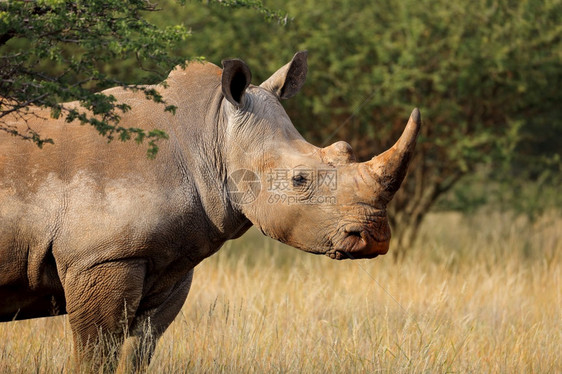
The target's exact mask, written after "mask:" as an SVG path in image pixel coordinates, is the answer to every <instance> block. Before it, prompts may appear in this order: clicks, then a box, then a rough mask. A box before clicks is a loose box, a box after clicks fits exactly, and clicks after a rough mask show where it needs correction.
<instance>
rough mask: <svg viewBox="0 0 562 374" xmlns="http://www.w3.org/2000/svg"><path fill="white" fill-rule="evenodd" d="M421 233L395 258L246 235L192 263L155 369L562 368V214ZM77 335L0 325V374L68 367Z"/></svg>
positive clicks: (467, 222) (52, 321)
mask: <svg viewBox="0 0 562 374" xmlns="http://www.w3.org/2000/svg"><path fill="white" fill-rule="evenodd" d="M422 232H423V233H422V237H421V240H420V241H419V243H418V245H417V246H416V248H413V249H412V250H411V251H410V253H409V254H408V255H407V256H406V259H405V260H404V261H403V262H401V263H394V261H393V260H392V257H391V256H384V257H380V258H377V259H375V260H361V261H354V262H352V261H343V262H337V261H334V260H330V259H329V258H327V257H318V256H313V255H309V254H306V253H301V252H299V251H298V250H295V249H292V248H289V247H286V246H283V245H281V244H279V243H277V242H273V241H271V240H269V239H266V238H263V237H262V236H261V235H260V234H258V233H257V232H255V231H251V232H249V233H248V234H247V235H245V236H244V237H243V238H241V239H239V240H237V241H234V242H231V243H228V244H227V245H226V246H225V247H224V248H223V249H222V250H221V251H219V253H218V254H216V255H215V256H213V257H211V258H210V259H208V260H206V261H205V262H204V263H203V264H201V265H200V266H199V267H197V268H196V271H195V278H194V282H193V286H192V289H191V293H190V294H189V296H188V299H187V302H186V304H185V306H184V308H183V310H182V312H181V314H180V315H178V317H177V318H176V320H175V322H174V323H173V324H172V326H171V327H170V328H169V329H168V331H167V332H166V333H165V335H164V336H163V338H162V339H161V340H160V342H159V344H158V347H157V350H156V353H155V357H154V360H153V362H152V364H151V366H150V368H149V371H150V372H154V373H183V372H197V373H202V372H224V373H252V372H255V373H265V372H284V373H285V372H286V373H309V372H314V373H324V372H334V373H339V372H358V373H376V372H392V373H395V372H408V373H421V372H432V373H433V372H437V373H444V372H459V373H467V372H469V373H470V372H472V373H489V372H493V373H516V372H525V373H560V372H562V360H561V354H560V352H561V349H560V347H561V346H562V282H561V281H562V279H561V270H562V217H560V216H559V215H554V214H551V215H545V216H543V217H542V218H541V219H539V220H537V221H536V222H533V223H531V222H528V221H526V220H525V219H522V218H520V219H514V218H513V217H511V216H510V215H509V214H498V213H479V214H477V215H475V216H473V217H471V218H470V219H468V218H463V217H461V216H460V215H457V214H452V213H440V214H434V215H432V216H430V217H429V219H428V220H427V222H426V224H425V226H424V227H423V230H422ZM391 250H392V247H391ZM71 340H72V339H71V334H70V328H69V326H68V322H67V320H66V317H56V318H47V319H38V320H31V321H21V322H13V323H4V324H0V372H2V373H29V372H37V373H60V372H64V371H65V370H66V368H67V367H69V361H68V355H69V354H70V352H71V347H72V345H71Z"/></svg>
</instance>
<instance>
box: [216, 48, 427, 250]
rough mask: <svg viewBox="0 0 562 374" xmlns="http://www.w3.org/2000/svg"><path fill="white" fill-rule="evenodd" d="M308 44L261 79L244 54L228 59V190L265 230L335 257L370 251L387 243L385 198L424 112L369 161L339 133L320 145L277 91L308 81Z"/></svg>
mask: <svg viewBox="0 0 562 374" xmlns="http://www.w3.org/2000/svg"><path fill="white" fill-rule="evenodd" d="M306 56H307V54H306V52H299V53H297V54H296V55H295V56H294V57H293V59H292V61H291V62H289V63H288V64H287V65H285V66H284V67H282V68H281V69H279V70H278V71H277V72H276V73H275V74H273V75H272V76H271V77H270V78H269V79H267V80H266V81H265V82H264V83H262V84H261V85H260V86H259V87H258V86H252V85H250V79H251V74H250V70H249V69H248V67H247V65H246V64H245V63H244V62H242V61H241V60H227V61H223V73H222V78H221V79H222V92H223V95H224V97H225V99H226V100H225V102H224V104H223V109H224V112H225V113H226V117H227V120H226V121H227V134H226V138H227V139H226V144H227V147H228V162H227V168H228V173H229V178H228V182H227V186H228V188H227V191H228V192H227V193H228V194H229V195H230V196H229V197H230V199H231V201H232V202H233V205H234V206H235V207H236V209H238V210H239V211H240V212H241V213H242V214H244V215H245V216H246V218H248V219H249V220H250V221H251V222H252V223H253V224H254V225H256V226H257V227H259V228H260V229H261V231H262V232H263V233H265V234H266V235H268V236H270V237H272V238H274V239H277V240H279V241H281V242H283V243H287V244H289V245H291V246H294V247H297V248H300V249H302V250H305V251H307V252H312V253H317V254H326V255H328V256H330V257H331V258H334V259H344V258H373V257H376V256H377V255H380V254H385V253H386V252H387V251H388V248H389V241H390V228H389V225H388V218H387V213H386V206H387V204H388V203H389V201H390V200H391V199H392V197H393V195H394V193H395V192H396V191H397V190H398V188H399V187H400V184H401V183H402V180H403V179H404V176H405V174H406V171H407V168H408V163H409V161H410V159H411V157H412V154H413V152H414V146H415V141H416V137H417V134H418V131H419V128H420V123H421V119H420V114H419V111H418V110H417V109H414V111H413V112H412V114H411V116H410V119H409V121H408V124H407V125H406V128H405V130H404V132H403V134H402V136H401V137H400V139H399V140H398V141H397V142H396V144H395V145H394V146H393V147H392V148H390V149H389V150H387V151H386V152H384V153H382V154H380V155H378V156H375V157H374V158H373V159H371V160H369V161H367V162H362V163H359V162H356V160H355V157H354V155H353V151H352V149H351V146H350V145H349V144H347V143H346V142H343V141H338V142H336V143H334V144H332V145H330V146H327V147H324V148H318V147H316V146H314V145H312V144H310V143H308V142H307V141H306V140H304V138H303V137H302V136H301V135H300V134H299V133H298V131H297V130H296V129H295V127H294V126H293V124H292V123H291V120H290V119H289V117H288V115H287V114H286V112H285V110H284V109H283V107H282V106H281V103H280V99H287V98H290V97H291V96H293V95H295V94H296V93H297V92H298V91H299V90H300V88H301V87H302V85H303V84H304V81H305V78H306V73H307V63H306Z"/></svg>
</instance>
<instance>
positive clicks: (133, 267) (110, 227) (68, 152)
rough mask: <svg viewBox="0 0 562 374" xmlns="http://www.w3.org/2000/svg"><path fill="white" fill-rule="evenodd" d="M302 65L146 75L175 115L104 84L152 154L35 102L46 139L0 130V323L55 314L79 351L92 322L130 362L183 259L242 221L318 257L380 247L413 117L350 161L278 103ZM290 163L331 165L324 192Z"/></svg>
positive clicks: (177, 291)
mask: <svg viewBox="0 0 562 374" xmlns="http://www.w3.org/2000/svg"><path fill="white" fill-rule="evenodd" d="M306 70H307V67H306V52H300V53H297V54H296V55H295V57H294V58H293V60H292V61H291V62H290V63H289V64H287V65H286V66H284V67H283V68H281V69H280V70H279V71H278V72H276V73H275V74H274V75H273V76H272V77H271V78H270V79H268V80H267V81H266V82H264V83H263V84H262V85H261V86H259V87H258V86H252V85H249V83H250V71H249V69H248V67H247V66H246V65H245V64H244V63H243V62H242V61H240V60H227V61H224V62H223V69H220V68H218V67H217V66H215V65H212V64H199V63H192V64H190V65H189V66H188V67H187V68H186V69H185V70H184V69H180V68H176V69H175V70H174V71H172V72H171V73H170V76H169V77H168V79H167V83H168V85H169V86H168V88H164V87H163V86H160V85H159V86H155V88H156V89H158V90H159V91H160V92H162V95H163V97H164V99H165V100H166V102H167V103H168V104H173V105H176V106H177V112H176V114H175V115H172V114H168V113H164V112H163V110H162V106H161V105H158V104H155V103H153V102H150V101H148V100H145V99H144V97H143V94H142V93H133V92H130V91H124V90H122V89H120V88H113V89H110V90H107V91H105V93H106V94H111V95H114V96H115V97H116V98H117V99H118V101H119V102H125V103H127V104H129V105H130V106H131V108H132V109H131V111H129V112H128V113H126V114H124V115H123V119H122V124H123V125H124V126H126V127H129V126H137V127H142V128H144V129H151V128H160V129H163V130H165V131H166V132H167V133H168V134H169V136H170V139H169V140H168V141H166V142H162V143H161V146H160V150H159V153H158V156H157V158H156V160H149V159H147V157H146V154H145V148H144V147H140V146H137V145H136V144H134V143H133V142H127V143H120V142H112V143H107V142H106V141H105V140H104V139H103V138H102V137H100V136H99V135H98V134H97V133H96V132H95V131H94V130H92V129H90V128H86V127H82V126H78V125H76V124H67V123H65V122H64V121H63V120H53V119H48V118H49V113H48V112H46V111H43V110H40V109H33V114H30V115H29V116H28V121H29V122H28V123H29V125H30V126H32V127H33V128H34V129H35V130H38V131H39V132H40V133H41V134H42V135H43V136H48V137H51V138H53V139H54V141H55V145H54V146H46V147H45V149H43V150H40V149H38V148H37V147H35V146H34V145H32V144H28V143H23V142H21V141H19V140H17V139H16V138H14V137H11V136H9V135H6V134H0V320H1V321H11V320H14V319H25V318H35V317H43V316H50V315H57V314H64V313H68V316H69V322H70V325H71V327H72V332H73V336H74V340H75V348H76V350H77V354H78V357H81V358H85V359H88V358H91V357H90V356H91V354H92V349H91V347H92V344H95V343H97V342H98V341H99V340H98V339H99V337H100V335H99V334H98V332H99V331H101V332H102V335H101V336H104V337H106V336H111V337H112V338H113V339H114V342H117V345H119V344H120V342H122V340H123V339H124V338H125V335H126V336H127V338H126V341H125V351H124V355H125V358H124V360H123V361H124V362H129V363H131V365H133V366H131V367H132V368H137V369H138V368H139V367H140V366H142V364H146V363H147V362H148V360H149V358H150V355H151V353H152V350H153V349H154V345H155V342H156V341H157V339H158V337H159V336H160V335H161V334H162V333H163V331H164V330H165V329H166V328H167V327H168V326H169V324H170V323H171V322H172V320H173V319H174V317H175V316H176V315H177V313H178V312H179V310H180V308H181V307H182V305H183V303H184V301H185V299H186V296H187V293H188V291H189V287H190V284H191V279H192V274H193V268H194V267H195V266H196V265H197V264H198V263H199V262H201V261H202V260H203V259H205V258H206V257H208V256H210V255H212V254H213V253H215V252H216V251H217V250H218V249H219V248H220V247H221V246H222V244H223V243H224V242H225V241H227V240H229V239H233V238H237V237H239V236H240V235H242V234H243V233H244V232H245V231H246V230H247V229H248V228H249V227H250V226H251V225H252V224H254V225H256V226H257V227H259V228H260V229H261V230H262V232H264V233H265V234H267V235H269V236H271V237H273V238H275V239H278V240H280V241H282V242H285V243H288V244H290V245H292V246H295V247H297V248H300V249H303V250H306V251H309V252H312V253H320V254H326V255H328V256H330V257H332V258H337V259H340V258H372V257H375V256H377V255H379V254H384V253H386V251H387V250H388V242H389V239H390V230H389V228H388V224H387V218H386V211H385V207H386V204H387V203H388V201H389V200H390V199H391V198H392V195H393V194H394V192H395V191H396V190H397V189H398V187H399V186H400V183H401V182H402V179H403V178H404V174H405V172H406V168H407V164H408V160H409V159H410V157H411V154H412V152H413V148H414V144H415V138H416V135H417V132H418V130H419V125H420V118H419V113H418V112H417V110H415V111H414V112H413V114H412V117H411V118H410V121H409V123H408V125H407V127H406V130H405V131H404V134H403V135H402V137H401V138H400V140H399V141H398V142H397V143H396V145H395V146H394V147H393V148H392V149H390V150H389V151H387V152H385V153H383V154H382V155H379V156H377V157H375V158H374V159H373V160H371V161H369V162H366V163H356V162H355V161H354V156H353V153H352V151H351V148H350V147H349V145H348V144H347V143H345V142H337V143H335V144H333V145H331V146H329V147H326V148H317V147H315V146H313V145H311V144H309V143H307V142H306V141H305V140H304V139H303V138H302V137H301V135H300V134H299V133H298V132H297V131H296V129H295V128H294V127H293V125H292V124H291V121H290V119H289V118H288V117H287V115H286V113H285V111H284V110H283V108H282V106H281V104H280V102H279V99H284V98H289V97H291V96H293V95H294V94H296V92H297V91H298V90H299V89H300V88H301V86H302V85H303V83H304V80H305V76H306ZM72 105H76V106H77V105H78V104H77V103H73V104H72ZM37 116H40V117H43V118H45V120H43V119H41V118H37ZM14 121H15V119H14ZM21 125H22V126H25V124H21ZM302 169H305V171H306V170H313V171H315V172H316V171H318V170H330V171H333V172H335V173H337V188H334V187H335V186H334V185H333V184H332V185H330V186H329V185H328V184H324V185H321V183H317V182H318V181H317V180H315V178H316V177H317V176H318V174H317V173H312V174H310V173H307V172H305V173H301V172H300V171H299V170H302ZM237 170H248V171H250V172H249V174H247V175H250V176H255V177H256V178H257V180H259V182H260V183H259V185H260V186H259V187H260V188H259V189H258V190H257V192H256V193H255V194H254V195H252V196H253V197H252V198H251V199H248V198H247V196H246V197H243V198H241V196H240V194H239V193H240V191H249V190H250V189H252V188H254V189H255V186H256V183H254V182H255V180H254V181H250V182H252V183H254V184H251V183H250V182H248V181H247V180H244V178H243V179H242V180H241V181H240V180H239V179H236V178H234V179H233V178H230V179H229V176H232V175H233V173H234V172H235V171H237ZM279 170H289V171H290V172H288V178H289V179H288V180H287V181H283V182H287V183H288V186H289V188H288V189H285V190H282V191H274V190H273V189H272V188H269V187H271V183H272V181H271V178H272V175H273V174H274V173H275V172H276V171H279ZM248 183H250V184H248ZM268 186H269V187H268ZM236 189H237V190H236ZM233 191H236V193H235V192H233ZM254 192H255V191H254ZM280 192H283V194H285V195H286V196H285V197H287V198H290V199H292V204H289V203H288V201H281V199H278V198H279V193H280ZM255 195H257V196H255ZM318 197H322V201H326V200H328V198H329V203H321V202H318V199H317V198H318ZM147 324H150V326H151V328H150V332H149V333H148V334H149V335H150V336H149V338H150V339H144V340H146V341H148V343H143V339H142V337H143V331H145V332H144V333H146V330H147V329H146V326H147ZM125 330H126V331H127V333H126V334H125V333H124V331H125ZM143 353H145V354H144V355H143ZM127 360H129V361H127ZM129 368H130V367H129Z"/></svg>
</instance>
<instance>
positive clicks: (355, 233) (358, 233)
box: [347, 231, 362, 239]
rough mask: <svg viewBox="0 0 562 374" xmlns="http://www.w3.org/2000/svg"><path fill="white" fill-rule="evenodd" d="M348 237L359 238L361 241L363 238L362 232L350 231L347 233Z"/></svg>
mask: <svg viewBox="0 0 562 374" xmlns="http://www.w3.org/2000/svg"><path fill="white" fill-rule="evenodd" d="M347 236H355V237H357V238H359V239H361V238H362V236H361V231H348V232H347Z"/></svg>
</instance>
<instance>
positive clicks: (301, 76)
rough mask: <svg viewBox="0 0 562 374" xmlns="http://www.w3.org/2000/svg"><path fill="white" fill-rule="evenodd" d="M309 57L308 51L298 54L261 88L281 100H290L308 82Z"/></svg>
mask: <svg viewBox="0 0 562 374" xmlns="http://www.w3.org/2000/svg"><path fill="white" fill-rule="evenodd" d="M307 56H308V52H307V51H301V52H297V53H296V54H295V55H294V56H293V59H292V60H291V62H289V63H288V64H287V65H285V66H283V67H282V68H281V69H279V70H277V71H276V72H275V74H273V75H272V76H271V77H269V79H268V80H266V81H265V82H263V83H262V84H261V85H260V87H263V88H265V89H266V90H269V91H271V92H273V93H274V94H276V95H277V97H279V98H280V99H288V98H290V97H293V96H295V94H296V93H297V92H299V90H300V89H301V88H302V86H303V85H304V82H305V81H306V73H307V71H308V65H307V63H306V57H307Z"/></svg>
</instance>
